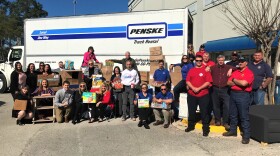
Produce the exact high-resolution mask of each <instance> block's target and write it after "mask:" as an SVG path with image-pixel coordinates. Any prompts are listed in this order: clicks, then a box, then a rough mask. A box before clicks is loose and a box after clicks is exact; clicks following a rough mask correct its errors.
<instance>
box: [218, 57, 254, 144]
mask: <svg viewBox="0 0 280 156" xmlns="http://www.w3.org/2000/svg"><path fill="white" fill-rule="evenodd" d="M238 62H239V64H238V66H239V68H238V69H237V70H235V71H234V72H233V73H232V75H231V76H230V78H229V79H228V82H227V84H228V85H229V86H230V87H231V93H230V104H229V110H230V130H229V131H228V132H225V133H223V136H226V137H228V136H235V137H236V136H237V125H238V118H240V120H241V127H242V130H243V135H242V144H248V143H249V142H250V122H249V106H250V101H251V98H250V92H251V91H252V86H253V81H254V74H253V72H252V71H251V70H250V69H249V68H248V67H247V64H248V61H247V60H246V59H245V58H241V57H240V58H239V60H238Z"/></svg>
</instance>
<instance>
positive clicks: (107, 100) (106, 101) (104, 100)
mask: <svg viewBox="0 0 280 156" xmlns="http://www.w3.org/2000/svg"><path fill="white" fill-rule="evenodd" d="M99 99H100V100H99V102H97V103H96V105H94V108H93V110H94V115H93V116H94V117H95V118H96V119H97V118H99V122H102V121H103V119H104V113H105V110H106V108H107V107H108V106H109V107H110V109H111V110H113V108H114V104H113V103H112V101H111V92H110V90H109V85H108V84H106V83H103V84H102V85H101V92H100V98H99Z"/></svg>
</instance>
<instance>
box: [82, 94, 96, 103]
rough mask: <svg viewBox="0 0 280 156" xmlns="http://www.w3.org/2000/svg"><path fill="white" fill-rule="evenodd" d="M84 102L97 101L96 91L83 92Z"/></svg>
mask: <svg viewBox="0 0 280 156" xmlns="http://www.w3.org/2000/svg"><path fill="white" fill-rule="evenodd" d="M83 103H96V93H92V92H83Z"/></svg>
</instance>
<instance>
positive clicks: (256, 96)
mask: <svg viewBox="0 0 280 156" xmlns="http://www.w3.org/2000/svg"><path fill="white" fill-rule="evenodd" d="M253 58H254V61H252V62H250V63H249V64H248V68H249V69H250V70H252V72H253V73H254V83H253V90H252V93H251V97H252V105H264V97H265V92H266V88H267V86H268V84H270V82H271V80H272V76H273V75H272V70H271V68H270V66H269V65H268V64H267V63H265V62H264V61H263V53H262V52H261V51H257V52H255V53H254V55H253Z"/></svg>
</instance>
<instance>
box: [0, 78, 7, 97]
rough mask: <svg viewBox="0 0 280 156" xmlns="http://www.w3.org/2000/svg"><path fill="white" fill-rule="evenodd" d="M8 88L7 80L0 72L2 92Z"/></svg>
mask: <svg viewBox="0 0 280 156" xmlns="http://www.w3.org/2000/svg"><path fill="white" fill-rule="evenodd" d="M6 89H7V81H6V78H5V76H4V75H3V74H0V93H4V92H5V91H6Z"/></svg>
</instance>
